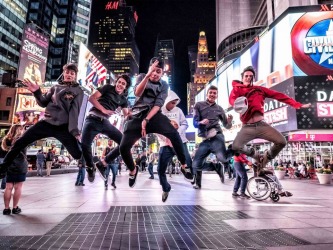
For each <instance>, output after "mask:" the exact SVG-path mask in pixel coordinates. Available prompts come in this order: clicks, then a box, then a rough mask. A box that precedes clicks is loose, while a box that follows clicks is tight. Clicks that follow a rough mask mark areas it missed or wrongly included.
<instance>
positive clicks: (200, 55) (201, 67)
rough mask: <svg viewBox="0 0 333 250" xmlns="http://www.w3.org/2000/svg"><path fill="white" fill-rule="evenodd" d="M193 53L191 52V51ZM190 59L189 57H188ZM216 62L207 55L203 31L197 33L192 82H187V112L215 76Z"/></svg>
mask: <svg viewBox="0 0 333 250" xmlns="http://www.w3.org/2000/svg"><path fill="white" fill-rule="evenodd" d="M191 54H193V52H192V53H191ZM189 59H190V58H189ZM215 68H216V62H215V61H214V60H213V59H212V58H210V57H209V51H208V46H207V38H206V34H205V32H204V31H201V32H200V33H199V41H198V51H197V58H196V68H195V73H194V76H193V82H191V83H190V84H188V86H187V87H188V113H189V114H191V113H192V112H193V106H194V103H195V96H196V95H197V93H198V92H199V91H200V90H202V89H203V88H204V87H205V85H206V84H207V83H208V82H209V81H210V80H211V79H212V78H213V77H214V76H215Z"/></svg>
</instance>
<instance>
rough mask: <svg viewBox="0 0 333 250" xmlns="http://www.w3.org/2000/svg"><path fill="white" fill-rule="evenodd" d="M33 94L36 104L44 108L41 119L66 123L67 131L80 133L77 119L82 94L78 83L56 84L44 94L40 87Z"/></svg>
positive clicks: (54, 123)
mask: <svg viewBox="0 0 333 250" xmlns="http://www.w3.org/2000/svg"><path fill="white" fill-rule="evenodd" d="M33 94H34V96H35V98H36V101H37V103H38V105H39V106H41V107H43V108H45V115H44V119H43V120H45V121H46V122H48V123H50V124H52V125H56V126H60V125H63V124H68V132H69V133H71V134H72V135H73V136H76V135H79V134H80V131H79V128H78V120H79V114H80V109H81V105H82V102H83V96H84V94H83V90H82V89H81V87H80V86H79V84H77V83H74V84H57V85H54V86H52V87H51V88H50V89H49V91H48V92H47V93H46V94H42V91H41V89H38V90H37V91H35V92H34V93H33Z"/></svg>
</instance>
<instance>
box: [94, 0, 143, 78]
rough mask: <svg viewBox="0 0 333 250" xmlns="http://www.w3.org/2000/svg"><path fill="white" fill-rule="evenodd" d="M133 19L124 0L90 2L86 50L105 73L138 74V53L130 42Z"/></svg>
mask: <svg viewBox="0 0 333 250" xmlns="http://www.w3.org/2000/svg"><path fill="white" fill-rule="evenodd" d="M137 18H138V17H137V15H136V12H135V11H134V10H133V7H131V6H126V2H125V1H124V0H120V1H105V0H104V1H94V2H93V4H92V13H91V22H90V33H89V43H88V44H89V49H91V50H92V52H93V53H94V55H95V56H96V57H97V58H98V59H99V60H100V61H101V62H102V63H103V64H104V65H105V66H106V68H107V70H108V71H109V72H112V73H114V74H116V75H117V74H124V73H127V74H130V75H131V76H133V75H135V74H137V73H139V59H140V58H139V57H140V52H139V49H138V47H137V44H136V42H135V40H134V38H135V26H136V21H137Z"/></svg>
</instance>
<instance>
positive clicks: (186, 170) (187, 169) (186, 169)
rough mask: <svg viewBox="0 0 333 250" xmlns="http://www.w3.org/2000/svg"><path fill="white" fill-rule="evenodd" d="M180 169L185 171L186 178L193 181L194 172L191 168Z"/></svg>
mask: <svg viewBox="0 0 333 250" xmlns="http://www.w3.org/2000/svg"><path fill="white" fill-rule="evenodd" d="M180 171H181V172H182V173H183V175H184V177H185V180H187V181H193V174H192V173H191V169H189V168H185V169H184V168H180Z"/></svg>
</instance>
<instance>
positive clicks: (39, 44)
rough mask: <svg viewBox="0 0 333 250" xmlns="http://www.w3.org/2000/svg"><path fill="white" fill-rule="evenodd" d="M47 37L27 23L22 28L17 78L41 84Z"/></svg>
mask: <svg viewBox="0 0 333 250" xmlns="http://www.w3.org/2000/svg"><path fill="white" fill-rule="evenodd" d="M48 48H49V37H48V36H47V35H45V34H42V33H41V32H39V31H38V30H37V29H36V28H35V26H33V25H31V24H28V25H26V26H25V28H24V29H23V35H22V47H21V53H20V63H19V68H18V73H17V78H18V79H20V80H23V79H29V80H30V81H32V82H35V83H37V84H39V85H41V84H42V83H43V82H44V80H45V72H46V62H47V54H48Z"/></svg>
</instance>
